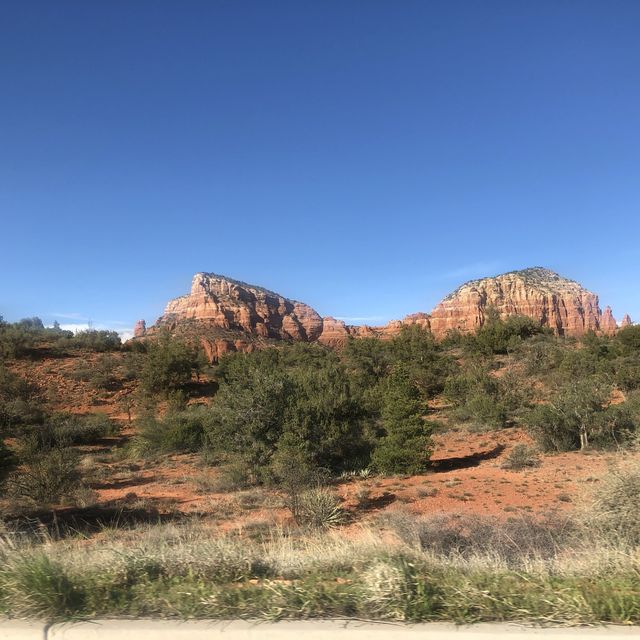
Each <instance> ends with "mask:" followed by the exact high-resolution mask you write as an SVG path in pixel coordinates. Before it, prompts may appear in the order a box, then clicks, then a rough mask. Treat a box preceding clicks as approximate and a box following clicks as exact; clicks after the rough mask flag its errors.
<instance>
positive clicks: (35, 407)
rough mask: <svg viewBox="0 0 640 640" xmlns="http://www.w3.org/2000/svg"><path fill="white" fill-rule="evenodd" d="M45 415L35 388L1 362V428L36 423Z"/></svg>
mask: <svg viewBox="0 0 640 640" xmlns="http://www.w3.org/2000/svg"><path fill="white" fill-rule="evenodd" d="M43 417H44V412H43V410H42V407H41V404H40V401H39V399H38V397H37V392H36V390H35V388H34V387H32V386H31V385H30V384H29V383H28V382H27V381H26V380H25V379H24V378H21V377H20V376H17V375H16V374H14V373H12V372H11V371H9V369H7V368H6V367H5V366H3V365H2V363H0V429H6V428H9V427H15V426H18V425H28V424H36V423H38V422H40V421H41V420H42V419H43Z"/></svg>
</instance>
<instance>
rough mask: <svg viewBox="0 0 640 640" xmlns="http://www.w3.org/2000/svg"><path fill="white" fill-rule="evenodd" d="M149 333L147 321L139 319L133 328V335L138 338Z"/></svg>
mask: <svg viewBox="0 0 640 640" xmlns="http://www.w3.org/2000/svg"><path fill="white" fill-rule="evenodd" d="M146 333H147V323H146V322H145V321H144V320H138V322H136V326H135V327H134V328H133V335H134V337H136V338H142V337H143V336H144V335H145V334H146Z"/></svg>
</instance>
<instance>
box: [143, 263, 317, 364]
mask: <svg viewBox="0 0 640 640" xmlns="http://www.w3.org/2000/svg"><path fill="white" fill-rule="evenodd" d="M159 328H167V329H169V330H170V331H172V332H174V333H183V334H185V333H191V334H197V335H198V337H199V338H200V339H201V341H202V344H203V347H204V349H205V352H206V353H207V355H208V357H209V358H210V359H211V360H212V361H215V360H218V359H219V358H220V356H221V355H224V354H225V353H229V352H232V351H244V352H248V351H252V350H253V349H255V348H256V347H259V346H264V345H265V344H268V343H270V342H272V341H282V340H285V341H303V342H314V341H316V340H318V338H320V335H321V333H322V329H323V321H322V318H321V317H320V315H319V314H318V313H317V312H316V311H315V310H314V309H312V308H311V307H310V306H308V305H306V304H303V303H302V302H296V301H295V300H289V299H288V298H285V297H283V296H281V295H279V294H277V293H275V292H273V291H269V290H267V289H263V288H262V287H258V286H255V285H250V284H246V283H244V282H240V281H238V280H233V279H231V278H227V277H225V276H220V275H217V274H214V273H197V274H196V275H195V276H194V277H193V281H192V283H191V292H190V293H189V294H188V295H185V296H181V297H179V298H176V299H175V300H171V301H170V302H169V303H168V304H167V306H166V308H165V312H164V314H163V315H162V316H161V317H160V318H159V319H158V322H157V323H156V326H155V330H158V329H159Z"/></svg>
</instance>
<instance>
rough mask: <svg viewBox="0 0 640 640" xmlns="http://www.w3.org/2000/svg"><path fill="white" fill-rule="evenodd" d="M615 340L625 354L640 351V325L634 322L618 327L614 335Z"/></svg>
mask: <svg viewBox="0 0 640 640" xmlns="http://www.w3.org/2000/svg"><path fill="white" fill-rule="evenodd" d="M615 340H616V342H617V343H618V344H619V345H620V347H621V348H622V351H623V353H625V354H638V353H640V325H639V324H635V325H631V326H628V327H624V329H620V331H618V332H617V333H616V336H615Z"/></svg>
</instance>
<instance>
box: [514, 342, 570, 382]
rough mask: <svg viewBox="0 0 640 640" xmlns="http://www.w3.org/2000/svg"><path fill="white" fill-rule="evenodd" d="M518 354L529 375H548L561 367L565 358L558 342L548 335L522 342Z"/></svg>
mask: <svg viewBox="0 0 640 640" xmlns="http://www.w3.org/2000/svg"><path fill="white" fill-rule="evenodd" d="M516 353H517V357H518V359H519V360H520V361H521V362H522V363H523V364H524V370H525V373H526V374H527V375H540V374H548V373H549V372H550V371H553V370H555V369H557V368H558V367H559V366H560V363H561V362H562V358H563V349H562V347H561V345H560V344H559V342H558V340H557V339H555V338H553V337H552V336H548V335H544V336H542V335H541V336H536V337H533V338H531V339H530V340H526V341H524V342H522V343H521V344H520V345H519V347H518V349H517V352H516Z"/></svg>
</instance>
